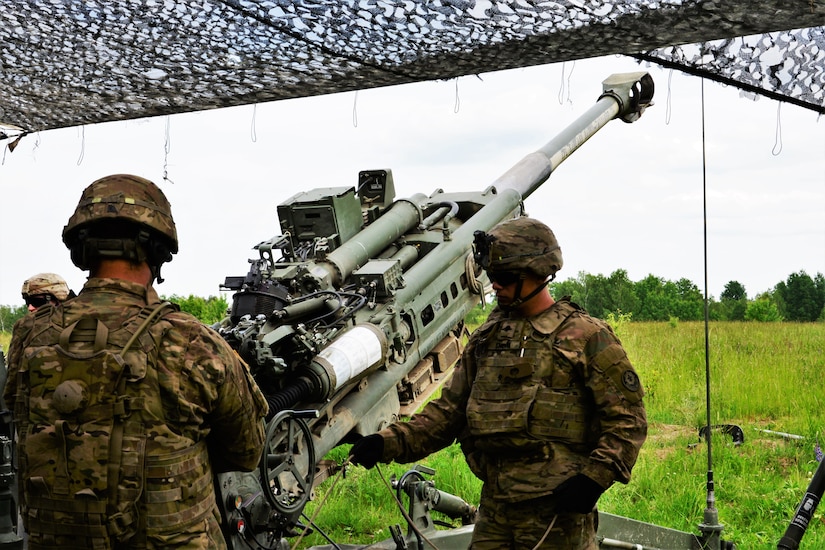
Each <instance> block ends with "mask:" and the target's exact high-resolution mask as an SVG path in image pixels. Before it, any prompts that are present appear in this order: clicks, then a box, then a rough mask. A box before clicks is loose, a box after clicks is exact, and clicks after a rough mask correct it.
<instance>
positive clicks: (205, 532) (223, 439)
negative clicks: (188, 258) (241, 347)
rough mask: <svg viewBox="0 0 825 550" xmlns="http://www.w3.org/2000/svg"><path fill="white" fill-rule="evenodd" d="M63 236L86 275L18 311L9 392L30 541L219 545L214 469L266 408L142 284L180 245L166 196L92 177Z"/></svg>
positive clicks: (256, 426) (207, 334)
mask: <svg viewBox="0 0 825 550" xmlns="http://www.w3.org/2000/svg"><path fill="white" fill-rule="evenodd" d="M63 241H64V243H65V244H66V246H67V247H68V248H69V250H70V251H71V258H72V261H73V262H74V264H75V265H76V266H78V267H79V268H81V269H83V270H88V271H89V272H90V273H89V279H88V281H87V282H86V284H85V285H84V287H83V290H82V291H81V292H80V294H79V295H78V296H77V298H75V299H74V300H70V301H68V302H65V303H64V304H62V305H61V306H58V307H48V308H41V309H39V310H37V311H36V312H35V313H34V314H33V315H27V316H26V317H25V318H23V319H21V320H20V321H18V323H17V324H16V326H15V327H14V331H13V335H12V342H11V346H10V350H9V378H8V381H7V384H6V386H5V392H4V395H5V399H6V403H7V404H8V406H9V408H10V409H11V410H12V411H13V412H14V417H15V422H16V427H17V433H18V438H19V458H20V470H21V474H22V475H21V477H20V479H21V485H22V500H21V508H22V514H23V522H24V525H25V528H26V531H27V533H28V535H29V541H28V548H29V549H30V550H37V549H42V548H57V547H61V548H67V549H68V548H104V549H105V548H118V549H121V548H149V549H151V548H161V547H163V548H192V549H194V548H199V549H200V548H209V549H218V548H225V547H226V543H225V541H224V538H223V536H222V534H221V526H220V512H219V508H218V506H217V505H216V499H215V491H214V488H213V475H214V474H215V473H218V472H223V471H229V470H245V471H250V470H252V469H253V468H255V467H256V466H257V465H258V462H259V459H260V457H261V453H262V450H263V446H264V437H265V434H264V423H263V418H264V416H265V415H266V413H267V404H266V401H265V400H264V397H263V395H262V394H261V392H260V390H259V389H258V387H257V386H256V384H255V382H254V380H253V379H252V377H251V375H250V373H249V371H248V368H247V366H246V365H245V364H244V363H242V362H241V361H240V360H239V358H238V356H237V355H236V354H235V353H234V352H233V351H232V349H231V348H230V347H229V346H228V345H227V344H226V343H225V342H224V340H223V339H222V338H221V337H220V336H219V335H218V334H216V333H215V332H214V331H212V330H211V329H210V328H208V327H206V326H205V325H203V324H202V323H200V322H199V321H198V320H197V319H196V318H195V317H193V316H191V315H189V314H186V313H182V312H180V311H178V308H177V307H176V306H173V305H172V304H169V303H166V302H164V303H161V302H160V300H159V298H158V295H157V293H156V292H155V290H154V288H153V285H152V283H153V281H154V280H156V279H157V280H158V282H161V281H162V279H161V277H160V270H161V266H162V264H163V263H164V262H168V261H170V260H171V259H172V254H174V253H176V252H177V251H178V239H177V232H176V229H175V224H174V221H173V219H172V212H171V208H170V206H169V202H168V201H167V200H166V197H165V196H164V194H163V192H162V191H161V190H160V189H159V188H158V187H156V186H155V185H154V184H153V183H152V182H151V181H148V180H146V179H143V178H140V177H137V176H132V175H125V174H119V175H112V176H107V177H104V178H101V179H99V180H97V181H95V182H93V183H92V184H91V185H90V186H88V187H87V188H86V189H85V190H84V191H83V193H82V195H81V198H80V202H79V203H78V205H77V208H76V210H75V212H74V214H73V215H72V216H71V218H70V219H69V221H68V224H67V225H66V226H65V228H64V229H63Z"/></svg>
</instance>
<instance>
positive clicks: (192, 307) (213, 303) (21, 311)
mask: <svg viewBox="0 0 825 550" xmlns="http://www.w3.org/2000/svg"><path fill="white" fill-rule="evenodd" d="M161 299H162V300H169V301H170V302H173V303H175V304H177V305H178V306H180V309H181V311H185V312H187V313H191V314H192V315H194V316H195V317H197V318H198V319H199V320H200V321H201V322H203V323H205V324H207V325H213V324H215V323H217V322H219V321H220V320H221V319H223V318H224V317H226V311H227V309H228V307H229V304H228V303H227V301H226V298H224V297H223V296H209V297H208V298H202V297H200V296H194V295H191V294H190V295H189V296H186V297H184V296H178V295H176V294H173V295H172V296H168V297H167V296H161ZM28 312H29V310H28V308H27V307H26V305H25V304H21V305H19V306H0V332H11V329H12V327H13V326H14V323H15V321H17V320H18V319H20V318H21V317H23V316H24V315H25V314H27V313H28Z"/></svg>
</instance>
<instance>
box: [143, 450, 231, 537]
mask: <svg viewBox="0 0 825 550" xmlns="http://www.w3.org/2000/svg"><path fill="white" fill-rule="evenodd" d="M146 472H147V474H146V495H145V499H144V501H145V503H146V504H145V506H146V514H145V518H146V534H147V536H148V537H153V536H154V537H157V536H159V535H164V534H168V533H170V531H171V532H180V531H181V530H185V529H186V528H188V527H189V526H191V525H194V524H196V523H199V522H202V521H203V520H204V519H205V518H206V517H207V516H208V515H210V514H211V513H212V510H213V507H214V506H215V493H214V491H213V490H212V479H213V478H212V470H211V467H210V462H209V455H208V451H207V446H206V442H205V441H199V442H198V443H196V444H194V445H192V446H190V447H186V448H183V449H180V450H178V451H174V452H164V453H163V454H162V455H161V456H153V455H152V453H149V456H148V457H147V458H146Z"/></svg>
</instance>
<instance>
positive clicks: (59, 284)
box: [21, 273, 69, 302]
mask: <svg viewBox="0 0 825 550" xmlns="http://www.w3.org/2000/svg"><path fill="white" fill-rule="evenodd" d="M21 292H22V294H23V299H24V300H25V299H27V298H28V297H30V296H38V295H40V294H51V295H52V296H54V297H55V298H57V299H58V300H59V301H61V302H62V301H63V300H65V299H66V298H68V297H69V285H68V284H67V283H66V281H65V280H64V279H63V277H61V276H60V275H58V274H57V273H38V274H37V275H33V276H31V277H29V278H28V279H26V280H25V281H24V282H23V289H22V291H21Z"/></svg>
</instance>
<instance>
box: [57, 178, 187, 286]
mask: <svg viewBox="0 0 825 550" xmlns="http://www.w3.org/2000/svg"><path fill="white" fill-rule="evenodd" d="M63 242H64V243H65V244H66V246H67V247H68V248H69V250H70V251H71V256H72V262H73V263H74V264H75V265H76V266H77V267H79V268H80V269H83V270H89V269H91V267H92V265H93V264H94V263H95V261H97V260H99V259H109V258H124V259H127V260H130V261H136V262H142V261H146V262H147V263H148V264H149V266H150V267H152V269H153V272H154V274H155V277H156V278H157V280H158V282H162V281H163V279H161V278H160V266H161V265H162V264H163V263H164V262H168V261H170V260H171V259H172V254H176V253H177V251H178V234H177V230H176V229H175V222H174V220H173V219H172V208H171V206H170V204H169V201H168V200H167V199H166V195H164V194H163V191H161V190H160V188H158V187H157V186H156V185H155V184H154V183H152V182H151V181H149V180H147V179H144V178H141V177H139V176H133V175H131V174H114V175H111V176H105V177H103V178H100V179H98V180H96V181H94V182H92V184H91V185H89V186H88V187H86V189H84V190H83V194H82V195H81V196H80V202H78V204H77V208H76V209H75V211H74V214H72V216H71V217H70V218H69V222H68V223H67V224H66V226H65V227H64V228H63Z"/></svg>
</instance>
